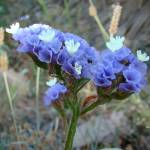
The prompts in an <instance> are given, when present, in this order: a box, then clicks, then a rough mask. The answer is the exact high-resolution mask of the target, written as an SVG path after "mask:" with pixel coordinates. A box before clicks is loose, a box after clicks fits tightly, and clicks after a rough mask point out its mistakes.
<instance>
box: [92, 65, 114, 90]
mask: <svg viewBox="0 0 150 150" xmlns="http://www.w3.org/2000/svg"><path fill="white" fill-rule="evenodd" d="M93 82H94V84H95V85H96V86H98V87H102V88H105V87H109V86H111V84H112V81H111V80H109V78H107V77H106V76H105V69H104V66H102V65H101V66H99V68H97V72H96V74H95V76H94V79H93Z"/></svg>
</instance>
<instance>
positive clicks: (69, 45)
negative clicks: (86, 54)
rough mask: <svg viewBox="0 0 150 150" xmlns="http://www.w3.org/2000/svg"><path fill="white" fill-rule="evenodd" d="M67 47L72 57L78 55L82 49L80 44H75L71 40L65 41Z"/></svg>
mask: <svg viewBox="0 0 150 150" xmlns="http://www.w3.org/2000/svg"><path fill="white" fill-rule="evenodd" d="M65 46H66V48H67V51H68V53H69V54H70V55H73V54H74V53H76V52H77V51H78V49H79V47H80V43H79V42H75V41H74V40H73V39H70V40H68V41H65Z"/></svg>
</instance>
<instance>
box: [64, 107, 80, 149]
mask: <svg viewBox="0 0 150 150" xmlns="http://www.w3.org/2000/svg"><path fill="white" fill-rule="evenodd" d="M78 118H79V115H78V110H77V108H75V109H74V110H73V115H72V119H71V122H70V126H69V130H68V134H67V139H66V143H65V149H64V150H72V146H73V139H74V136H75V133H76V128H77V123H78Z"/></svg>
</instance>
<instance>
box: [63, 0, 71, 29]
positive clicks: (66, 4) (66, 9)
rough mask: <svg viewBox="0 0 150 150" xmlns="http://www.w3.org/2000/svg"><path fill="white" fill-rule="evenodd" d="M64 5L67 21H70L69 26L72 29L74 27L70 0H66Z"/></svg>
mask: <svg viewBox="0 0 150 150" xmlns="http://www.w3.org/2000/svg"><path fill="white" fill-rule="evenodd" d="M64 5H65V10H64V13H65V15H66V17H67V20H68V23H67V24H69V27H71V26H72V19H71V16H70V10H69V0H64Z"/></svg>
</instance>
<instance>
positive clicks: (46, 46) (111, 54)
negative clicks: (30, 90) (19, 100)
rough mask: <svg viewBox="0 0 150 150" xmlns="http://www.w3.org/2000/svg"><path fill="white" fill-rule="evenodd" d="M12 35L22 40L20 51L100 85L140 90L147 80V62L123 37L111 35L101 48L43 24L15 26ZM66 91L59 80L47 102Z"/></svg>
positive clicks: (122, 89)
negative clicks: (23, 26)
mask: <svg viewBox="0 0 150 150" xmlns="http://www.w3.org/2000/svg"><path fill="white" fill-rule="evenodd" d="M13 38H14V39H15V40H16V41H19V43H20V45H19V47H18V51H19V52H27V53H32V54H34V55H35V56H36V57H37V58H38V59H39V60H40V61H41V62H44V63H48V64H57V65H59V66H61V69H62V71H64V72H65V73H68V74H69V75H70V76H73V77H74V78H76V79H80V78H86V79H89V80H92V81H93V83H94V84H95V85H96V86H97V87H99V88H103V89H105V88H112V89H114V90H115V91H121V92H126V93H134V92H140V91H141V89H142V88H143V87H144V86H145V84H146V78H145V75H146V71H147V66H146V64H145V63H143V62H142V61H141V60H139V59H138V58H137V57H136V56H135V55H133V53H132V51H131V50H130V49H129V48H127V47H125V46H124V45H123V44H122V43H119V42H123V38H122V39H119V38H118V41H119V42H116V41H115V39H113V38H112V37H111V39H112V41H110V42H109V43H107V45H108V46H107V47H108V49H106V50H104V51H102V52H100V51H97V50H96V49H95V48H94V47H91V46H90V45H89V44H88V43H87V42H86V41H85V40H84V39H82V38H81V37H79V36H77V35H74V34H71V33H63V32H61V31H59V30H56V29H53V28H51V27H50V26H48V25H43V24H34V25H32V26H29V27H26V28H19V29H17V30H16V29H15V32H13ZM116 40H117V39H116ZM113 42H115V43H114V44H113ZM116 43H118V45H119V47H118V45H115V44H116ZM111 47H112V49H111ZM141 58H143V57H141ZM66 91H67V88H66V87H65V86H64V85H61V84H58V83H56V84H55V85H54V86H52V87H50V88H49V89H48V90H47V92H46V94H45V104H46V105H49V104H50V103H51V102H53V101H54V100H56V99H58V98H59V95H60V94H64V93H66Z"/></svg>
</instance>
